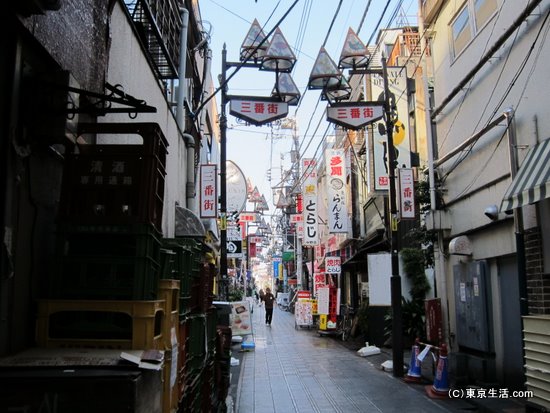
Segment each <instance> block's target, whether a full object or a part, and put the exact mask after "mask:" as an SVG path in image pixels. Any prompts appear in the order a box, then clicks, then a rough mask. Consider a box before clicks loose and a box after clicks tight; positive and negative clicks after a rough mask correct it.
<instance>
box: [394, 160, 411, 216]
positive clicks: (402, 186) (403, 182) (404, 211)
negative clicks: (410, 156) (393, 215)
mask: <svg viewBox="0 0 550 413" xmlns="http://www.w3.org/2000/svg"><path fill="white" fill-rule="evenodd" d="M398 173H399V175H398V176H399V213H400V215H401V219H414V217H415V201H414V175H413V170H412V169H411V168H400V169H398Z"/></svg>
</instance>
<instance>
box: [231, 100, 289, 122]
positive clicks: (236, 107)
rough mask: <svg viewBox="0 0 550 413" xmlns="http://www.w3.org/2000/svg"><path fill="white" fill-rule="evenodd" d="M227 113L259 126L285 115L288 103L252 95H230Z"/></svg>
mask: <svg viewBox="0 0 550 413" xmlns="http://www.w3.org/2000/svg"><path fill="white" fill-rule="evenodd" d="M229 113H231V114H232V115H233V116H235V117H237V118H239V119H243V120H245V121H247V122H248V123H251V124H252V125H256V126H261V125H265V124H266V123H270V122H273V121H275V120H277V119H282V118H284V117H286V115H287V114H288V103H286V102H277V101H274V100H270V99H269V98H256V97H254V96H249V97H244V96H243V97H232V98H231V100H230V102H229Z"/></svg>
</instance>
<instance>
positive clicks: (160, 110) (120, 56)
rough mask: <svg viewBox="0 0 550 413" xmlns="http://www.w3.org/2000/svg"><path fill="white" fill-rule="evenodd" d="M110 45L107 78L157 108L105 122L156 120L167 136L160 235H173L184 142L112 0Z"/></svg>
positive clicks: (182, 179) (182, 202) (182, 194)
mask: <svg viewBox="0 0 550 413" xmlns="http://www.w3.org/2000/svg"><path fill="white" fill-rule="evenodd" d="M110 37H111V49H110V55H109V72H108V73H107V76H106V78H107V81H108V82H109V83H111V84H113V85H116V84H120V85H122V86H123V87H124V91H125V92H126V93H128V94H130V95H132V96H134V97H135V98H137V99H143V100H145V101H146V102H147V104H148V105H150V106H154V107H156V109H157V112H156V113H142V114H139V115H138V117H137V118H136V119H135V120H132V119H130V118H129V117H128V116H127V115H125V114H112V115H108V116H106V117H104V119H101V120H100V121H105V122H156V123H158V124H159V125H160V127H161V129H162V130H163V132H164V135H165V137H166V139H167V140H168V143H169V146H168V155H167V158H166V177H165V178H166V181H165V190H164V209H163V221H162V228H163V235H164V237H168V238H170V237H173V236H174V229H175V204H176V202H178V203H179V205H181V206H185V171H186V170H185V165H186V157H185V154H186V151H185V144H184V142H183V140H182V139H180V138H179V134H178V130H177V126H176V121H175V117H174V116H173V115H172V113H171V111H170V110H169V107H168V104H167V102H166V99H165V98H164V95H163V92H162V89H161V87H160V85H159V83H158V80H157V78H156V76H155V74H154V72H153V71H152V69H151V67H150V65H149V63H148V62H147V60H146V58H145V56H144V55H143V52H142V49H141V47H140V45H139V42H138V40H137V38H136V36H135V35H134V32H133V31H132V28H131V26H130V25H129V22H128V20H127V17H126V14H125V13H124V11H123V10H122V8H121V5H120V3H118V2H117V3H116V4H115V6H114V10H113V13H112V16H111V22H110Z"/></svg>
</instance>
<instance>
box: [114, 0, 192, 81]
mask: <svg viewBox="0 0 550 413" xmlns="http://www.w3.org/2000/svg"><path fill="white" fill-rule="evenodd" d="M124 3H125V5H126V8H127V10H128V12H129V13H130V16H131V17H132V21H133V22H134V25H135V27H136V29H137V31H138V33H139V36H140V39H141V41H142V42H143V44H144V46H145V47H146V49H147V52H148V54H149V58H150V60H151V62H152V63H153V65H154V67H155V70H156V72H157V75H158V77H159V78H160V79H174V78H176V77H178V70H177V62H179V43H180V41H179V40H180V31H181V24H182V22H181V14H180V11H179V8H180V5H179V4H180V3H181V0H179V1H178V0H125V1H124Z"/></svg>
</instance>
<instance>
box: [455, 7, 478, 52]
mask: <svg viewBox="0 0 550 413" xmlns="http://www.w3.org/2000/svg"><path fill="white" fill-rule="evenodd" d="M451 27H452V29H453V52H454V55H455V56H457V55H458V54H459V53H460V52H461V51H462V50H463V49H464V48H465V47H466V45H467V44H468V43H470V40H472V37H473V35H472V29H471V27H470V17H469V15H468V7H464V8H463V9H462V11H461V12H460V13H458V16H457V17H456V19H455V20H454V21H453V23H452V24H451Z"/></svg>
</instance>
